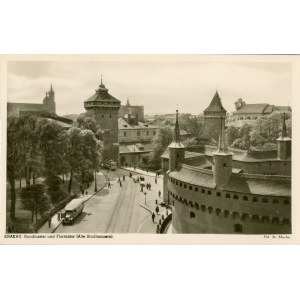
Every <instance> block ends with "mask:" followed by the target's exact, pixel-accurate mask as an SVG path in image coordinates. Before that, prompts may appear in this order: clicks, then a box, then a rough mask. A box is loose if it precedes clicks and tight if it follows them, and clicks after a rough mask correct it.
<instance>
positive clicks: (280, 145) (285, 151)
mask: <svg viewBox="0 0 300 300" xmlns="http://www.w3.org/2000/svg"><path fill="white" fill-rule="evenodd" d="M277 149H278V150H277V157H278V159H280V160H286V159H289V158H291V150H292V139H291V138H289V137H288V136H287V132H286V124H285V113H283V116H282V130H281V136H280V137H279V138H278V139H277Z"/></svg>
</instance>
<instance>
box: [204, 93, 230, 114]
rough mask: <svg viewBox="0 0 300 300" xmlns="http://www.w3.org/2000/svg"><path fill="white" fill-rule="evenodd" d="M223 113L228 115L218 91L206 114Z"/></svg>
mask: <svg viewBox="0 0 300 300" xmlns="http://www.w3.org/2000/svg"><path fill="white" fill-rule="evenodd" d="M220 111H223V112H225V113H226V110H225V109H224V107H223V105H222V102H221V98H220V96H219V94H218V92H217V91H216V93H215V95H214V97H213V99H212V100H211V102H210V104H209V106H208V107H207V108H206V109H205V110H204V112H220Z"/></svg>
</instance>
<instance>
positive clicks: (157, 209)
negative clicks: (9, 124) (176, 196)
mask: <svg viewBox="0 0 300 300" xmlns="http://www.w3.org/2000/svg"><path fill="white" fill-rule="evenodd" d="M155 211H156V213H157V214H158V215H159V208H158V206H156V209H155Z"/></svg>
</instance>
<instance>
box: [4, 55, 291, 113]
mask: <svg viewBox="0 0 300 300" xmlns="http://www.w3.org/2000/svg"><path fill="white" fill-rule="evenodd" d="M101 74H103V82H104V84H105V85H106V87H107V88H108V89H109V93H110V94H111V95H113V96H114V97H116V98H118V99H119V100H121V101H122V104H125V103H126V99H127V98H129V100H130V103H131V104H132V105H135V104H138V105H144V107H145V114H163V113H173V112H175V110H176V109H177V108H178V109H179V111H180V112H187V113H192V114H200V113H201V112H202V111H203V110H204V109H205V108H206V107H207V106H208V104H209V103H210V101H211V99H212V97H213V95H214V93H215V91H216V88H217V89H218V92H219V95H220V97H221V99H222V103H223V106H224V107H225V109H226V110H227V111H228V112H230V111H233V110H234V102H235V101H236V100H237V98H238V97H242V98H243V100H244V101H246V103H269V104H275V105H288V104H291V102H292V99H291V95H292V68H291V64H289V63H274V62H265V63H261V62H259V63H252V62H251V63H249V62H245V63H241V62H239V63H237V62H234V63H230V62H228V63H227V62H203V61H199V60H197V59H189V60H186V61H184V60H183V61H180V60H178V59H176V60H172V59H170V57H169V59H167V60H161V59H160V60H155V59H152V60H151V61H145V60H142V59H139V60H133V61H129V59H127V61H125V60H124V59H123V60H121V61H118V59H111V58H110V60H109V61H90V62H89V61H11V62H9V63H8V101H9V102H30V103H41V102H42V99H43V98H44V96H45V92H46V91H47V90H49V88H50V84H51V83H52V84H53V89H54V91H55V100H56V110H57V111H56V112H57V114H59V115H65V114H72V113H82V112H84V111H85V110H84V106H83V101H84V100H86V99H87V98H89V97H90V96H92V95H93V94H94V93H95V89H96V88H97V87H98V85H99V84H100V75H101Z"/></svg>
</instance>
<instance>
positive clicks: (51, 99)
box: [43, 84, 56, 114]
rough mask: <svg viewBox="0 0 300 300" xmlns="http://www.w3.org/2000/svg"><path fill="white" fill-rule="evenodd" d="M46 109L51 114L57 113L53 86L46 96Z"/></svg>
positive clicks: (44, 102) (44, 101)
mask: <svg viewBox="0 0 300 300" xmlns="http://www.w3.org/2000/svg"><path fill="white" fill-rule="evenodd" d="M43 104H44V109H45V110H46V111H48V112H51V113H54V114H55V113H56V107H55V93H54V91H53V88H52V84H51V87H50V91H49V92H46V96H45V98H44V100H43Z"/></svg>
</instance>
